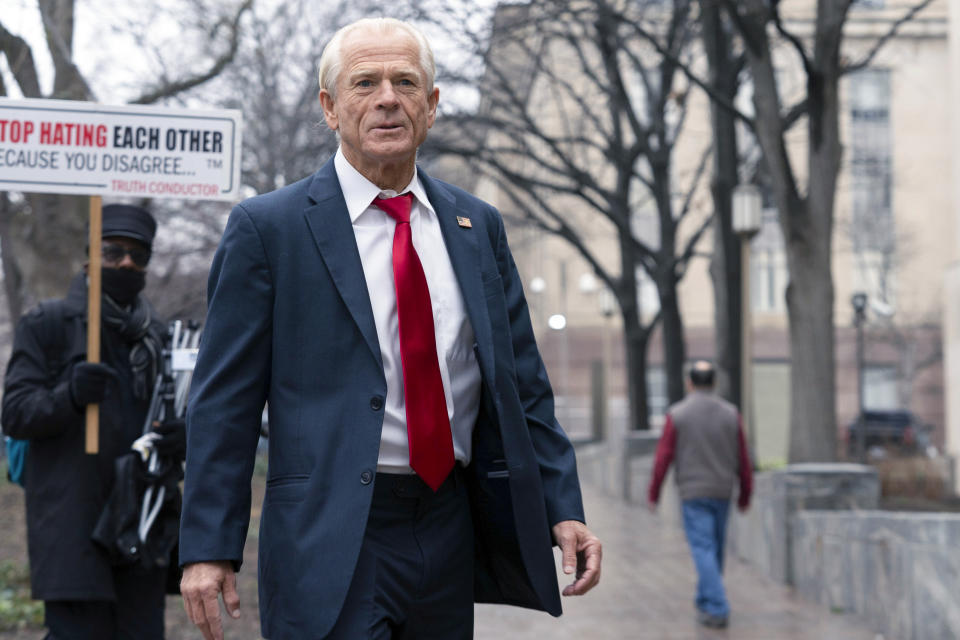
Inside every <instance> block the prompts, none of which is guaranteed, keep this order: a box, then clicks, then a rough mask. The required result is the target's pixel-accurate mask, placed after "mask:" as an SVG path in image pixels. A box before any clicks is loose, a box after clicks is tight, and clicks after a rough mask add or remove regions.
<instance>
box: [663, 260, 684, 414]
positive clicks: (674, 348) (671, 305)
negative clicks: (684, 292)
mask: <svg viewBox="0 0 960 640" xmlns="http://www.w3.org/2000/svg"><path fill="white" fill-rule="evenodd" d="M664 280H665V281H664V282H662V283H661V284H660V286H659V287H658V289H659V290H660V327H661V330H662V331H663V363H664V367H665V371H666V378H667V398H668V399H669V401H670V404H673V403H675V402H680V401H681V400H682V399H683V395H684V387H683V366H684V364H686V362H687V348H686V343H685V341H684V337H683V318H682V317H681V316H680V305H679V304H678V301H677V280H676V278H674V277H673V276H672V275H667V276H666V278H665V279H664Z"/></svg>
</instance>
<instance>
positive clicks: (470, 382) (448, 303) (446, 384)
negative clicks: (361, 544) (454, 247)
mask: <svg viewBox="0 0 960 640" xmlns="http://www.w3.org/2000/svg"><path fill="white" fill-rule="evenodd" d="M334 167H335V168H336V171H337V179H338V180H339V181H340V188H341V189H342V190H343V197H344V199H345V200H346V202H347V211H348V212H349V214H350V221H351V222H352V223H353V233H354V235H355V236H356V238H357V248H358V249H359V250H360V261H361V262H362V263H363V275H364V277H365V278H366V281H367V293H368V294H369V295H370V305H371V307H372V308H373V319H374V322H375V323H376V326H377V340H378V341H379V342H380V355H381V357H382V358H383V373H384V376H385V377H386V379H387V398H386V402H385V403H384V417H383V432H382V434H381V436H380V457H379V459H378V463H377V470H378V471H384V472H387V473H412V470H411V469H410V454H409V449H408V446H407V416H406V409H405V405H404V398H403V367H402V364H401V361H400V333H399V321H398V319H397V294H396V289H394V282H393V231H394V229H395V228H396V225H397V223H396V221H394V219H393V218H391V217H390V216H388V215H387V214H386V213H384V212H383V211H382V210H380V209H378V208H377V207H375V206H373V204H372V203H373V200H374V198H376V197H379V196H385V197H393V196H396V195H398V192H395V191H391V190H381V189H380V188H379V187H378V186H377V185H375V184H373V183H372V182H370V181H369V180H367V179H366V178H365V177H363V176H362V175H361V174H360V172H359V171H357V170H356V169H355V168H354V167H353V166H352V165H351V164H350V163H349V162H348V161H347V159H346V157H344V155H343V151H342V150H340V149H338V150H337V155H336V156H335V157H334ZM408 191H409V192H410V193H412V194H413V197H414V200H413V206H412V208H411V211H410V231H411V234H412V238H413V246H414V248H415V249H416V250H417V255H418V256H419V257H420V263H421V264H422V265H423V272H424V275H425V276H426V279H427V288H428V289H429V290H430V305H431V306H432V307H433V318H434V331H435V334H436V338H437V360H438V362H439V364H440V377H441V378H442V380H443V392H444V395H445V396H446V400H447V416H448V417H449V418H450V428H451V430H452V432H453V433H452V435H453V453H454V456H455V457H456V459H457V460H460V461H462V462H463V463H464V464H467V463H469V462H470V455H471V436H472V434H473V425H474V423H475V422H476V420H477V413H478V411H479V407H480V367H479V366H478V365H477V359H476V354H475V353H474V351H473V345H474V343H475V341H476V340H475V338H474V334H473V327H472V326H470V320H469V319H468V318H467V313H466V309H465V307H464V304H463V295H462V294H461V292H460V285H459V283H458V282H457V278H456V275H455V274H454V271H453V265H452V264H451V263H450V256H449V255H448V254H447V247H446V244H445V243H444V241H443V235H442V234H441V231H440V221H439V220H438V219H437V214H436V211H434V209H433V207H432V206H431V204H430V201H429V200H428V199H427V194H426V191H424V189H423V185H422V184H421V183H420V179H419V178H418V177H417V172H416V169H414V173H413V179H412V180H411V181H410V184H409V185H408V186H407V187H406V188H405V189H403V190H402V191H400V192H399V194H403V193H406V192H408Z"/></svg>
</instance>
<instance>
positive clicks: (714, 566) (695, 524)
mask: <svg viewBox="0 0 960 640" xmlns="http://www.w3.org/2000/svg"><path fill="white" fill-rule="evenodd" d="M729 511H730V501H729V500H722V499H720V498H693V499H691V500H684V501H683V530H684V532H685V533H686V534H687V543H688V544H689V545H690V555H691V556H693V564H694V565H695V566H696V567H697V576H698V578H697V598H696V601H695V602H696V605H697V609H699V610H700V611H705V612H707V613H709V614H710V615H713V616H718V617H721V618H726V617H727V616H728V615H729V614H730V605H729V604H728V603H727V594H726V592H725V591H724V588H723V544H724V539H725V537H726V533H727V514H728V513H729Z"/></svg>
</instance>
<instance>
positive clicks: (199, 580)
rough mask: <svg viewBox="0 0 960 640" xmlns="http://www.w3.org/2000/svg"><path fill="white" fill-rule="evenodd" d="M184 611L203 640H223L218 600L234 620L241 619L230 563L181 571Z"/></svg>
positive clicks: (195, 565) (203, 564)
mask: <svg viewBox="0 0 960 640" xmlns="http://www.w3.org/2000/svg"><path fill="white" fill-rule="evenodd" d="M180 593H182V594H183V607H184V609H186V610H187V616H188V617H189V618H190V621H191V622H193V624H195V625H197V627H198V628H199V629H200V631H201V633H203V637H204V638H205V640H223V623H222V621H221V620H220V603H219V602H218V598H217V597H218V596H220V595H221V594H222V595H223V604H224V606H225V607H226V608H227V612H228V613H229V614H230V616H231V617H233V618H239V617H240V596H239V595H237V575H236V574H235V573H234V572H233V565H232V564H231V563H230V562H196V563H193V564H188V565H187V566H185V567H184V568H183V578H182V579H181V580H180Z"/></svg>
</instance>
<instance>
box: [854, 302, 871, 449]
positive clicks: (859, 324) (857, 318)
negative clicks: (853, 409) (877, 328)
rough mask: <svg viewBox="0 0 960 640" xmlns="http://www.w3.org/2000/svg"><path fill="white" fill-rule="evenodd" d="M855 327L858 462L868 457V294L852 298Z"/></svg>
mask: <svg viewBox="0 0 960 640" xmlns="http://www.w3.org/2000/svg"><path fill="white" fill-rule="evenodd" d="M850 304H851V305H852V306H853V326H854V327H856V328H857V405H858V406H857V460H859V461H860V462H864V461H865V460H866V457H867V429H866V425H865V424H864V421H863V409H864V405H863V324H864V322H866V320H867V294H865V293H864V292H862V291H858V292H857V293H855V294H853V295H852V296H851V297H850Z"/></svg>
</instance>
